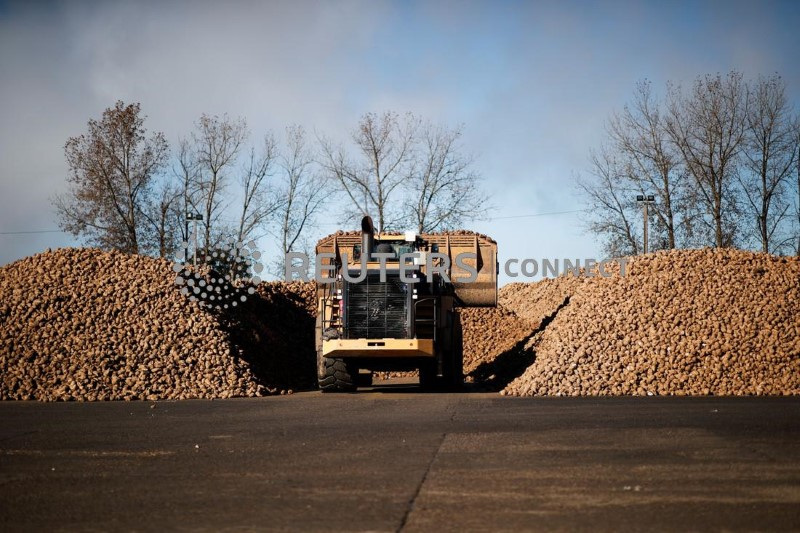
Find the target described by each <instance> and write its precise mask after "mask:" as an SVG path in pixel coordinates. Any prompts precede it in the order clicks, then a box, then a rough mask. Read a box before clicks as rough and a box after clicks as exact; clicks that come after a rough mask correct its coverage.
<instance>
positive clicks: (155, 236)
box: [142, 182, 183, 258]
mask: <svg viewBox="0 0 800 533" xmlns="http://www.w3.org/2000/svg"><path fill="white" fill-rule="evenodd" d="M181 196H182V192H181V190H180V189H179V188H178V187H176V186H175V185H174V184H173V183H170V182H165V183H162V184H161V185H160V186H159V188H158V189H157V191H156V194H154V195H153V197H152V198H151V200H150V202H149V204H148V206H147V207H146V209H144V211H143V212H142V214H143V216H144V219H145V220H146V222H147V224H148V226H149V227H150V231H149V232H148V236H149V242H148V247H149V248H151V249H153V250H154V251H157V253H158V256H159V257H163V258H167V257H170V256H172V255H173V254H174V253H175V252H176V251H177V249H178V242H179V240H180V238H181V236H182V232H183V229H182V228H183V224H182V221H183V218H182V216H181V213H180V209H178V208H177V207H178V205H179V203H180V199H181Z"/></svg>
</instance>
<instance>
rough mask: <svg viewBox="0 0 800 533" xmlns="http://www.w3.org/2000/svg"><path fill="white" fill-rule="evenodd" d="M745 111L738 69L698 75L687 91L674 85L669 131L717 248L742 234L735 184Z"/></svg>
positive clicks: (671, 89)
mask: <svg viewBox="0 0 800 533" xmlns="http://www.w3.org/2000/svg"><path fill="white" fill-rule="evenodd" d="M746 115H747V98H746V86H745V84H744V82H743V81H742V75H741V74H740V73H738V72H731V73H729V74H728V75H727V76H725V77H722V76H720V75H715V76H710V75H709V76H705V77H703V78H698V79H697V80H696V81H695V83H694V85H693V87H692V90H691V91H690V93H689V94H688V95H687V94H685V93H684V91H682V90H681V89H680V88H679V87H671V88H670V91H669V116H668V118H667V131H668V133H669V135H670V138H671V140H672V142H673V143H674V145H675V146H676V148H677V149H678V151H679V152H680V154H681V156H682V159H683V162H684V164H685V166H686V169H687V170H688V172H689V174H690V175H691V176H692V177H693V178H694V179H693V181H694V185H695V189H696V190H697V191H698V193H699V195H698V198H699V200H700V201H701V202H702V204H703V205H704V207H705V211H706V215H707V217H708V219H706V220H705V222H706V224H707V226H708V228H709V229H710V230H711V231H712V232H713V236H714V237H713V239H714V240H713V242H714V244H715V245H716V246H717V247H724V246H733V245H734V244H735V240H736V238H737V237H738V233H739V221H738V219H737V215H738V205H737V194H736V191H735V188H734V184H735V182H736V171H737V159H738V157H739V154H740V151H741V147H742V143H743V141H744V129H745V118H746Z"/></svg>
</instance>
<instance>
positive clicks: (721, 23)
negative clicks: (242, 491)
mask: <svg viewBox="0 0 800 533" xmlns="http://www.w3.org/2000/svg"><path fill="white" fill-rule="evenodd" d="M799 27H800V2H732V1H725V2H722V1H720V2H677V1H671V2H649V3H647V2H368V1H363V2H174V1H164V2H102V3H101V2H77V1H72V2H63V3H61V2H38V3H37V2H4V3H0V72H2V76H1V77H0V117H2V120H0V232H10V231H26V230H42V229H52V228H55V227H57V226H56V221H55V220H54V214H53V210H52V208H51V206H50V202H49V198H50V196H51V195H52V194H53V193H55V192H58V191H61V190H63V187H64V177H65V175H66V165H65V162H64V156H63V143H64V141H65V140H66V139H67V137H69V136H71V135H77V134H79V133H82V132H83V131H84V129H85V124H86V121H87V120H88V119H89V118H90V117H97V116H99V115H100V113H101V112H102V110H103V109H104V108H106V107H108V106H110V105H112V104H113V102H114V101H115V100H117V99H122V100H124V101H139V102H141V104H142V108H143V111H144V112H145V113H146V114H147V115H148V121H147V125H148V127H149V128H150V129H151V130H160V131H163V132H164V133H165V134H166V136H167V138H168V140H169V141H170V142H171V143H174V142H175V141H176V140H177V139H178V137H179V136H185V135H186V134H187V133H188V132H189V131H190V130H191V128H192V123H193V121H194V120H196V119H197V118H198V117H199V115H200V114H201V113H203V112H205V113H211V114H214V113H228V114H230V115H233V116H237V115H240V116H244V117H245V118H247V120H248V122H249V125H250V128H251V130H252V131H253V133H254V136H256V137H257V136H260V135H262V134H263V133H264V132H266V131H268V130H272V131H275V132H280V131H282V129H283V128H284V127H285V126H286V125H288V124H290V123H299V124H302V125H304V126H305V127H306V128H308V129H309V130H316V131H318V132H320V133H324V134H326V135H329V136H333V137H343V136H344V135H346V134H347V132H348V130H349V129H350V128H352V127H353V126H354V125H355V123H356V122H357V120H358V117H359V116H360V115H362V114H363V113H365V112H367V111H381V110H385V109H393V110H396V111H400V112H403V111H412V112H415V113H418V114H420V115H422V116H425V117H429V118H431V119H433V120H437V121H444V122H447V123H450V124H453V125H454V124H459V123H461V124H464V125H465V137H464V142H465V145H466V146H467V148H468V149H469V150H471V151H473V152H475V153H476V154H477V156H478V160H477V161H478V162H477V165H478V168H479V170H480V171H481V172H482V173H483V175H484V176H485V178H486V186H487V189H489V190H491V191H492V193H493V197H494V204H495V205H496V206H497V210H496V211H495V213H494V216H497V217H501V216H514V215H524V214H530V213H546V212H553V211H570V210H573V209H577V208H579V207H580V203H579V200H578V199H577V198H576V197H575V194H574V185H573V183H574V181H573V178H574V176H575V175H576V174H578V173H582V172H585V171H586V169H587V156H588V153H589V150H590V149H591V148H593V147H597V146H599V144H600V143H601V142H602V141H603V138H604V133H603V122H604V120H605V119H606V118H607V117H608V115H609V114H610V113H611V112H612V111H614V110H617V109H619V108H621V107H622V106H623V105H624V104H625V102H626V101H627V100H628V98H629V97H630V95H631V92H632V90H633V86H634V83H635V82H636V81H637V80H640V79H642V78H649V79H651V80H652V81H653V82H654V85H655V87H656V88H658V89H663V87H664V83H665V82H666V81H667V80H673V81H675V82H680V83H684V84H688V83H691V82H692V80H693V79H694V78H695V77H696V76H698V75H702V74H706V73H715V72H726V71H728V70H730V69H738V70H740V71H742V72H743V73H744V74H745V76H747V77H754V76H757V75H758V74H771V73H773V72H779V73H780V74H782V75H783V76H784V78H785V79H786V81H787V84H788V86H789V89H790V93H791V95H792V98H793V100H794V102H798V101H800V99H798V98H797V96H798V95H799V94H800V70H799V69H798V65H797V58H798V57H799V56H800V54H799V52H800V31H798V29H797V28H799ZM333 229H335V226H327V227H325V228H323V229H322V230H321V231H320V236H321V234H324V233H326V231H325V230H333ZM471 229H476V230H478V231H481V232H483V233H487V234H489V235H491V236H493V237H495V238H496V239H497V240H498V241H499V243H500V250H501V254H502V256H504V257H510V256H514V257H533V258H542V257H593V256H597V255H599V247H598V246H597V244H596V243H595V242H594V239H593V238H592V237H591V236H590V235H586V234H584V233H583V231H582V228H581V225H580V218H579V215H578V214H565V215H553V216H542V217H533V218H518V219H502V220H494V221H481V222H477V223H475V224H472V225H471ZM69 244H73V241H72V240H71V239H70V238H69V237H68V236H65V235H62V234H58V233H47V234H36V235H0V264H4V263H7V262H9V261H13V260H15V259H18V258H20V257H23V256H25V255H29V254H31V253H35V252H38V251H41V250H43V249H45V248H47V247H57V246H63V245H69Z"/></svg>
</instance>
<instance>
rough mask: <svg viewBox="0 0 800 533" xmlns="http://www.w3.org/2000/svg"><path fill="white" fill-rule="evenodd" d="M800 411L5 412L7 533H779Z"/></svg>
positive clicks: (474, 405) (538, 401) (799, 518)
mask: <svg viewBox="0 0 800 533" xmlns="http://www.w3.org/2000/svg"><path fill="white" fill-rule="evenodd" d="M799 460H800V398H660V397H648V398H507V397H502V396H499V395H497V394H489V393H473V394H423V393H420V392H418V391H417V390H416V389H415V388H413V387H406V386H394V387H391V386H390V387H382V388H381V387H376V388H373V389H370V390H367V391H363V392H359V393H357V394H342V395H336V394H326V395H323V394H321V393H301V394H295V395H291V396H284V397H273V398H255V399H235V400H222V401H220V400H215V401H201V400H197V401H180V402H156V403H153V402H131V403H123V402H112V403H55V404H44V403H33V402H4V403H0V531H17V530H37V531H38V530H93V531H118V530H138V531H164V530H192V531H197V530H209V531H221V530H237V531H249V530H259V531H265V530H276V531H284V530H285V531H401V530H402V531H478V530H494V531H502V530H506V531H520V530H529V531H537V530H542V531H559V530H563V531H654V530H655V531H658V530H664V531H714V530H730V531H736V530H747V531H753V530H759V531H784V530H797V529H798V528H800V461H799Z"/></svg>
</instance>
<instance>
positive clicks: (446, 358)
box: [419, 314, 464, 392]
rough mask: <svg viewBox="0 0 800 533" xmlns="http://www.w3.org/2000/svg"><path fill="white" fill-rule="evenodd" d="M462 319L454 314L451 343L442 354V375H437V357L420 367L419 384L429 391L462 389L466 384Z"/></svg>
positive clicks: (455, 390)
mask: <svg viewBox="0 0 800 533" xmlns="http://www.w3.org/2000/svg"><path fill="white" fill-rule="evenodd" d="M462 343H463V333H462V330H461V319H460V317H459V316H458V314H454V316H453V328H452V337H451V339H450V345H449V346H448V347H447V349H446V350H445V351H444V353H443V354H442V375H441V377H440V376H437V362H436V359H432V360H430V361H425V362H424V363H423V364H422V365H420V368H419V385H420V388H422V389H423V390H429V391H449V392H457V391H460V390H461V389H462V388H463V386H464V351H463V345H462Z"/></svg>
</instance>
